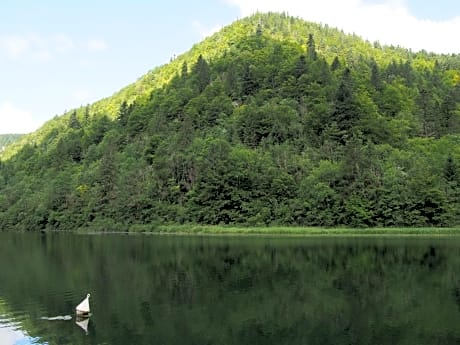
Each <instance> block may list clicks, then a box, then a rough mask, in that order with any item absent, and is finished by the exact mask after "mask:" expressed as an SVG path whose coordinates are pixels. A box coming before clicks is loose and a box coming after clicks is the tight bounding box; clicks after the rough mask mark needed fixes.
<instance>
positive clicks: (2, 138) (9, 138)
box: [0, 134, 23, 152]
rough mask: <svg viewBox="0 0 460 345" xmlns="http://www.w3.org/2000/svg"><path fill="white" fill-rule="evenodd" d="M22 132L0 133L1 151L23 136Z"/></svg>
mask: <svg viewBox="0 0 460 345" xmlns="http://www.w3.org/2000/svg"><path fill="white" fill-rule="evenodd" d="M22 136H23V135H22V134H0V152H1V151H3V150H4V149H5V148H6V147H7V146H8V145H11V144H12V143H14V142H15V141H18V140H19V138H21V137H22Z"/></svg>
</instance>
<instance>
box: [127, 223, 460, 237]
mask: <svg viewBox="0 0 460 345" xmlns="http://www.w3.org/2000/svg"><path fill="white" fill-rule="evenodd" d="M128 232H130V233H152V234H203V235H296V236H362V235H374V236H375V235H379V236H380V235H383V236H385V235H388V236H412V235H418V236H424V235H427V236H428V235H429V236H433V235H440V236H446V235H460V227H456V228H322V227H279V226H270V227H242V226H241V227H239V226H206V225H148V224H146V225H134V226H131V227H130V228H129V230H128Z"/></svg>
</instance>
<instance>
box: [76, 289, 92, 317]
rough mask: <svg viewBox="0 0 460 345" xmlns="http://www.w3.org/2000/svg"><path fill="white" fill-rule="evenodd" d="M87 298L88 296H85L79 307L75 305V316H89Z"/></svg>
mask: <svg viewBox="0 0 460 345" xmlns="http://www.w3.org/2000/svg"><path fill="white" fill-rule="evenodd" d="M89 297H90V294H87V295H86V298H85V299H84V300H83V301H81V303H80V304H79V305H77V308H76V310H77V314H80V315H81V314H89Z"/></svg>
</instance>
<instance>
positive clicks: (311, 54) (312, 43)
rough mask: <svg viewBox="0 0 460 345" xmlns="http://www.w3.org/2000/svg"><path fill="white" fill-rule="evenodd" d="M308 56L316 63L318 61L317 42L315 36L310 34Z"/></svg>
mask: <svg viewBox="0 0 460 345" xmlns="http://www.w3.org/2000/svg"><path fill="white" fill-rule="evenodd" d="M307 56H308V58H309V59H310V60H311V61H316V59H317V57H318V56H317V53H316V46H315V40H314V39H313V35H312V34H309V35H308V41H307Z"/></svg>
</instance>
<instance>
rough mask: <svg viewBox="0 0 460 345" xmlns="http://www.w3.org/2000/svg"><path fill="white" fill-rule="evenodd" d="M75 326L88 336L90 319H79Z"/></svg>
mask: <svg viewBox="0 0 460 345" xmlns="http://www.w3.org/2000/svg"><path fill="white" fill-rule="evenodd" d="M75 324H76V325H77V326H78V327H80V328H81V329H82V330H83V331H84V332H85V334H86V335H88V325H89V317H77V319H76V320H75Z"/></svg>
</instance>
